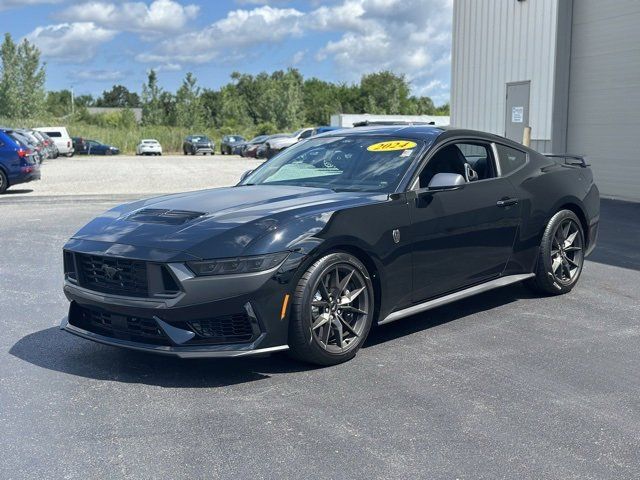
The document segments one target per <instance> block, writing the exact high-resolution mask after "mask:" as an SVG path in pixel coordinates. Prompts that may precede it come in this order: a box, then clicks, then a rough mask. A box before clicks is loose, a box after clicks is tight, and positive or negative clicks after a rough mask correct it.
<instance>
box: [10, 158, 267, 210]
mask: <svg viewBox="0 0 640 480" xmlns="http://www.w3.org/2000/svg"><path fill="white" fill-rule="evenodd" d="M261 163H262V160H255V159H251V158H242V157H240V156H238V155H233V156H228V155H196V156H192V155H188V156H187V155H163V156H161V157H151V156H132V155H116V156H87V155H76V156H74V157H71V158H67V157H58V158H56V159H55V160H47V161H45V162H44V163H43V164H42V165H41V172H42V180H41V181H36V182H29V183H24V184H21V185H16V186H15V187H12V188H9V190H7V193H6V196H10V197H30V198H31V197H36V196H60V195H100V196H105V195H127V196H129V195H132V194H133V195H136V194H137V195H139V196H143V195H147V196H149V195H154V194H158V193H174V192H184V191H188V190H201V189H203V188H211V187H215V186H220V185H233V184H234V183H236V182H237V181H238V178H239V177H240V175H241V174H242V173H244V172H245V171H247V170H252V169H254V168H256V167H257V166H258V165H260V164H261ZM5 199H6V197H2V198H0V205H1V204H2V203H1V202H2V201H3V200H5Z"/></svg>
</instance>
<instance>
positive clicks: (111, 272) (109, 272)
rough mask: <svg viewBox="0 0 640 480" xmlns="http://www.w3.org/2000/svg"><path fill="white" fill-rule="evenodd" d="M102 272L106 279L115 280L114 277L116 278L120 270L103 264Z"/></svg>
mask: <svg viewBox="0 0 640 480" xmlns="http://www.w3.org/2000/svg"><path fill="white" fill-rule="evenodd" d="M102 271H103V272H104V275H105V276H106V277H107V279H109V280H115V279H116V277H118V274H119V273H120V272H121V271H122V269H121V268H116V267H112V266H110V265H106V264H105V265H102Z"/></svg>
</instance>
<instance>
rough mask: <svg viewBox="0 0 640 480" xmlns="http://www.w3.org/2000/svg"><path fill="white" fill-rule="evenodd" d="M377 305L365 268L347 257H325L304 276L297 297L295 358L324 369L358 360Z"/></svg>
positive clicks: (292, 339)
mask: <svg viewBox="0 0 640 480" xmlns="http://www.w3.org/2000/svg"><path fill="white" fill-rule="evenodd" d="M355 292H358V293H355ZM354 293H355V295H354ZM348 300H350V301H348ZM374 305H375V302H374V292H373V286H372V284H371V279H370V276H369V273H368V272H367V269H366V267H365V266H364V265H363V264H362V262H360V261H359V260H358V259H357V258H356V257H354V256H353V255H350V254H348V253H345V252H333V253H329V254H327V255H325V256H323V257H322V258H320V259H319V260H317V261H316V262H315V263H313V265H311V266H310V267H309V268H308V269H307V270H306V272H305V273H304V274H303V275H302V277H301V278H300V281H299V282H298V285H297V286H296V289H295V292H294V294H293V298H292V303H291V314H290V320H289V347H290V350H289V353H290V355H291V356H293V357H294V358H296V359H298V360H302V361H304V362H308V363H313V364H316V365H323V366H328V365H336V364H338V363H342V362H346V361H347V360H350V359H352V358H353V357H354V356H355V355H356V353H357V351H358V350H359V349H360V347H361V346H362V344H363V343H364V341H365V340H366V338H367V335H368V334H369V330H370V329H371V324H372V321H373V314H374V311H373V310H374Z"/></svg>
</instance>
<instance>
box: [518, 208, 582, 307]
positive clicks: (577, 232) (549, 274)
mask: <svg viewBox="0 0 640 480" xmlns="http://www.w3.org/2000/svg"><path fill="white" fill-rule="evenodd" d="M583 262H584V232H583V230H582V225H581V223H580V220H579V219H578V217H577V216H576V214H575V213H573V212H572V211H571V210H561V211H559V212H558V213H556V214H555V215H554V216H553V217H552V218H551V220H550V221H549V224H548V225H547V228H546V229H545V231H544V235H543V236H542V242H541V243H540V253H539V256H538V264H537V268H536V271H535V274H536V276H535V278H534V279H532V280H531V281H530V282H529V285H530V286H531V287H533V288H534V289H535V290H537V291H539V292H542V293H546V294H550V295H561V294H563V293H567V292H570V291H571V290H572V289H573V287H574V286H575V285H576V283H578V279H579V278H580V274H581V273H582V265H583Z"/></svg>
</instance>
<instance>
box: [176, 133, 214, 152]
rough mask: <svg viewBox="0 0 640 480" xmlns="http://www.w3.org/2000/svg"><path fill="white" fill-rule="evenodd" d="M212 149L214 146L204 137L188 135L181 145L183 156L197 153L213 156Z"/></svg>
mask: <svg viewBox="0 0 640 480" xmlns="http://www.w3.org/2000/svg"><path fill="white" fill-rule="evenodd" d="M214 147H215V144H214V143H213V141H212V140H211V139H210V138H209V137H207V136H206V135H189V136H188V137H187V138H185V139H184V142H183V143H182V151H183V152H184V154H185V155H189V154H191V155H197V154H198V153H202V154H204V155H206V154H209V155H213V149H214Z"/></svg>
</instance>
